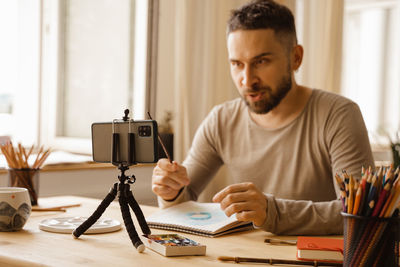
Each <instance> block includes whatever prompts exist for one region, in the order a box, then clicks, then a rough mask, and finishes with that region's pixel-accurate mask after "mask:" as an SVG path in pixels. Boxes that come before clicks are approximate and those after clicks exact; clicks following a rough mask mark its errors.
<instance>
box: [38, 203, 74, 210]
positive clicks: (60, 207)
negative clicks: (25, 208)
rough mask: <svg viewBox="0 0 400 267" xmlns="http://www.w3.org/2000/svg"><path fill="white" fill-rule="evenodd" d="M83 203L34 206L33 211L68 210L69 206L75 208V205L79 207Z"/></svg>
mask: <svg viewBox="0 0 400 267" xmlns="http://www.w3.org/2000/svg"><path fill="white" fill-rule="evenodd" d="M80 205H81V204H71V205H63V206H55V207H47V208H41V207H35V206H33V207H32V211H63V212H65V211H67V210H66V209H67V208H73V207H79V206H80Z"/></svg>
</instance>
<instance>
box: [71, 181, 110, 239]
mask: <svg viewBox="0 0 400 267" xmlns="http://www.w3.org/2000/svg"><path fill="white" fill-rule="evenodd" d="M117 188H118V183H115V184H114V186H113V187H112V188H111V190H110V192H109V193H108V194H107V196H106V197H105V198H104V199H103V201H102V202H101V203H100V205H99V206H98V207H97V209H96V210H95V211H94V212H93V214H92V215H91V216H90V217H89V218H88V219H87V220H86V221H84V222H83V223H82V224H81V225H80V226H79V227H78V228H76V229H75V230H74V231H73V232H72V235H73V236H74V238H78V237H79V236H81V235H82V234H83V233H85V232H86V230H87V229H89V228H90V226H92V225H93V224H94V223H95V222H96V221H97V220H98V219H99V218H100V216H101V215H102V214H103V213H104V211H105V210H106V209H107V207H108V206H109V205H110V203H111V202H112V201H113V200H114V199H115V196H116V195H117Z"/></svg>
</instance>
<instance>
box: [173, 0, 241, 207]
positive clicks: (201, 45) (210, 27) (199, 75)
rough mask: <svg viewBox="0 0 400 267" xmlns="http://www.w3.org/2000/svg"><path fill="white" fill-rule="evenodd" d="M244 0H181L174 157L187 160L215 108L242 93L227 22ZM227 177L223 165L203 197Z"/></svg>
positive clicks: (208, 196) (206, 198)
mask: <svg viewBox="0 0 400 267" xmlns="http://www.w3.org/2000/svg"><path fill="white" fill-rule="evenodd" d="M245 2H246V1H245V0H218V1H215V0H176V9H175V10H176V17H175V25H176V28H175V32H174V34H175V42H176V45H175V51H174V54H175V58H174V68H175V71H174V75H175V77H174V101H175V111H174V114H175V119H174V134H175V136H174V140H175V142H174V143H175V146H174V158H175V160H177V161H178V162H182V161H183V160H184V158H185V157H186V155H187V152H188V150H189V148H190V146H191V142H192V139H193V136H194V134H195V132H196V130H197V128H198V126H199V125H200V123H201V122H202V120H203V119H204V118H205V116H206V115H207V114H208V113H209V111H210V110H211V108H212V107H213V106H215V105H217V104H220V103H222V102H224V101H226V100H229V99H233V98H235V97H237V96H238V93H237V90H236V88H235V86H234V84H233V82H232V79H231V76H230V72H229V64H228V63H229V62H228V53H227V49H226V22H227V20H228V18H229V14H230V10H232V9H234V8H236V7H238V6H240V5H241V4H242V3H245ZM225 179H226V175H225V171H224V169H222V171H220V172H219V173H218V174H217V179H214V180H213V182H211V184H210V185H209V186H208V187H207V188H206V190H205V191H204V193H203V194H202V196H200V198H199V200H200V201H210V199H211V197H212V195H213V194H214V193H215V192H216V191H217V190H218V189H220V188H221V187H222V185H223V184H224V181H225Z"/></svg>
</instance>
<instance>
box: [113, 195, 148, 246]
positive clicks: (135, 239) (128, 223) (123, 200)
mask: <svg viewBox="0 0 400 267" xmlns="http://www.w3.org/2000/svg"><path fill="white" fill-rule="evenodd" d="M125 192H126V191H125V190H123V191H122V192H120V195H119V199H118V200H119V205H120V207H121V213H122V218H123V219H124V223H125V227H126V231H127V232H128V234H129V237H130V239H131V241H132V244H133V245H134V246H135V248H136V249H137V250H138V252H143V251H144V249H145V246H144V245H143V242H142V240H140V238H139V235H138V234H137V232H136V228H135V225H134V224H133V221H132V217H131V213H130V211H129V206H128V203H127V197H126V194H125Z"/></svg>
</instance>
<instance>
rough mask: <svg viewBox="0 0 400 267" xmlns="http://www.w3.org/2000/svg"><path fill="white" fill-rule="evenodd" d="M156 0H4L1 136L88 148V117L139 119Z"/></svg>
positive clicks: (1, 10) (58, 146)
mask: <svg viewBox="0 0 400 267" xmlns="http://www.w3.org/2000/svg"><path fill="white" fill-rule="evenodd" d="M156 2H157V1H156V0H140V1H135V0H42V1H40V0H32V1H23V2H20V1H19V2H18V1H13V0H6V1H3V2H1V6H0V24H1V25H7V27H5V26H4V27H2V28H0V30H1V34H2V36H7V38H4V37H3V38H4V40H7V42H5V44H6V45H7V47H5V48H6V49H2V51H1V52H0V53H2V54H0V55H1V56H2V58H4V57H3V54H4V55H6V56H7V57H6V60H5V61H3V60H2V61H1V62H0V71H2V73H6V74H7V75H6V78H3V77H0V120H1V121H0V122H2V123H5V124H3V125H9V127H7V129H5V128H3V127H1V132H0V135H11V136H12V139H13V141H15V142H22V143H23V144H26V145H29V144H32V143H40V144H44V145H46V146H50V147H52V148H55V149H64V150H69V151H73V152H83V153H90V152H91V141H90V126H91V124H92V122H95V121H111V120H112V119H115V118H122V116H123V111H124V109H126V108H129V109H130V110H131V114H130V115H131V116H132V113H133V117H134V118H136V119H138V118H144V117H145V110H147V109H148V108H149V107H148V105H147V102H148V97H149V96H148V95H149V91H150V90H149V89H150V88H149V87H150V81H149V77H150V74H149V73H150V71H149V70H150V67H149V66H150V58H151V57H150V55H151V52H152V51H151V49H150V48H151V47H152V45H151V44H152V41H151V40H150V37H151V36H152V35H151V34H148V33H149V32H151V30H152V24H151V22H152V19H153V18H152V14H153V12H155V11H156V9H155V8H154V6H155V3H156ZM6 15H7V16H6ZM0 27H1V26H0ZM3 38H2V39H3ZM2 43H4V42H2ZM16 48H17V50H16ZM16 58H19V60H16ZM16 64H17V65H18V66H16ZM3 70H6V71H5V72H3ZM21 121H24V124H22V123H21V124H20V123H19V122H21ZM27 124H28V125H27ZM13 126H14V127H13ZM27 126H28V127H27Z"/></svg>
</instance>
